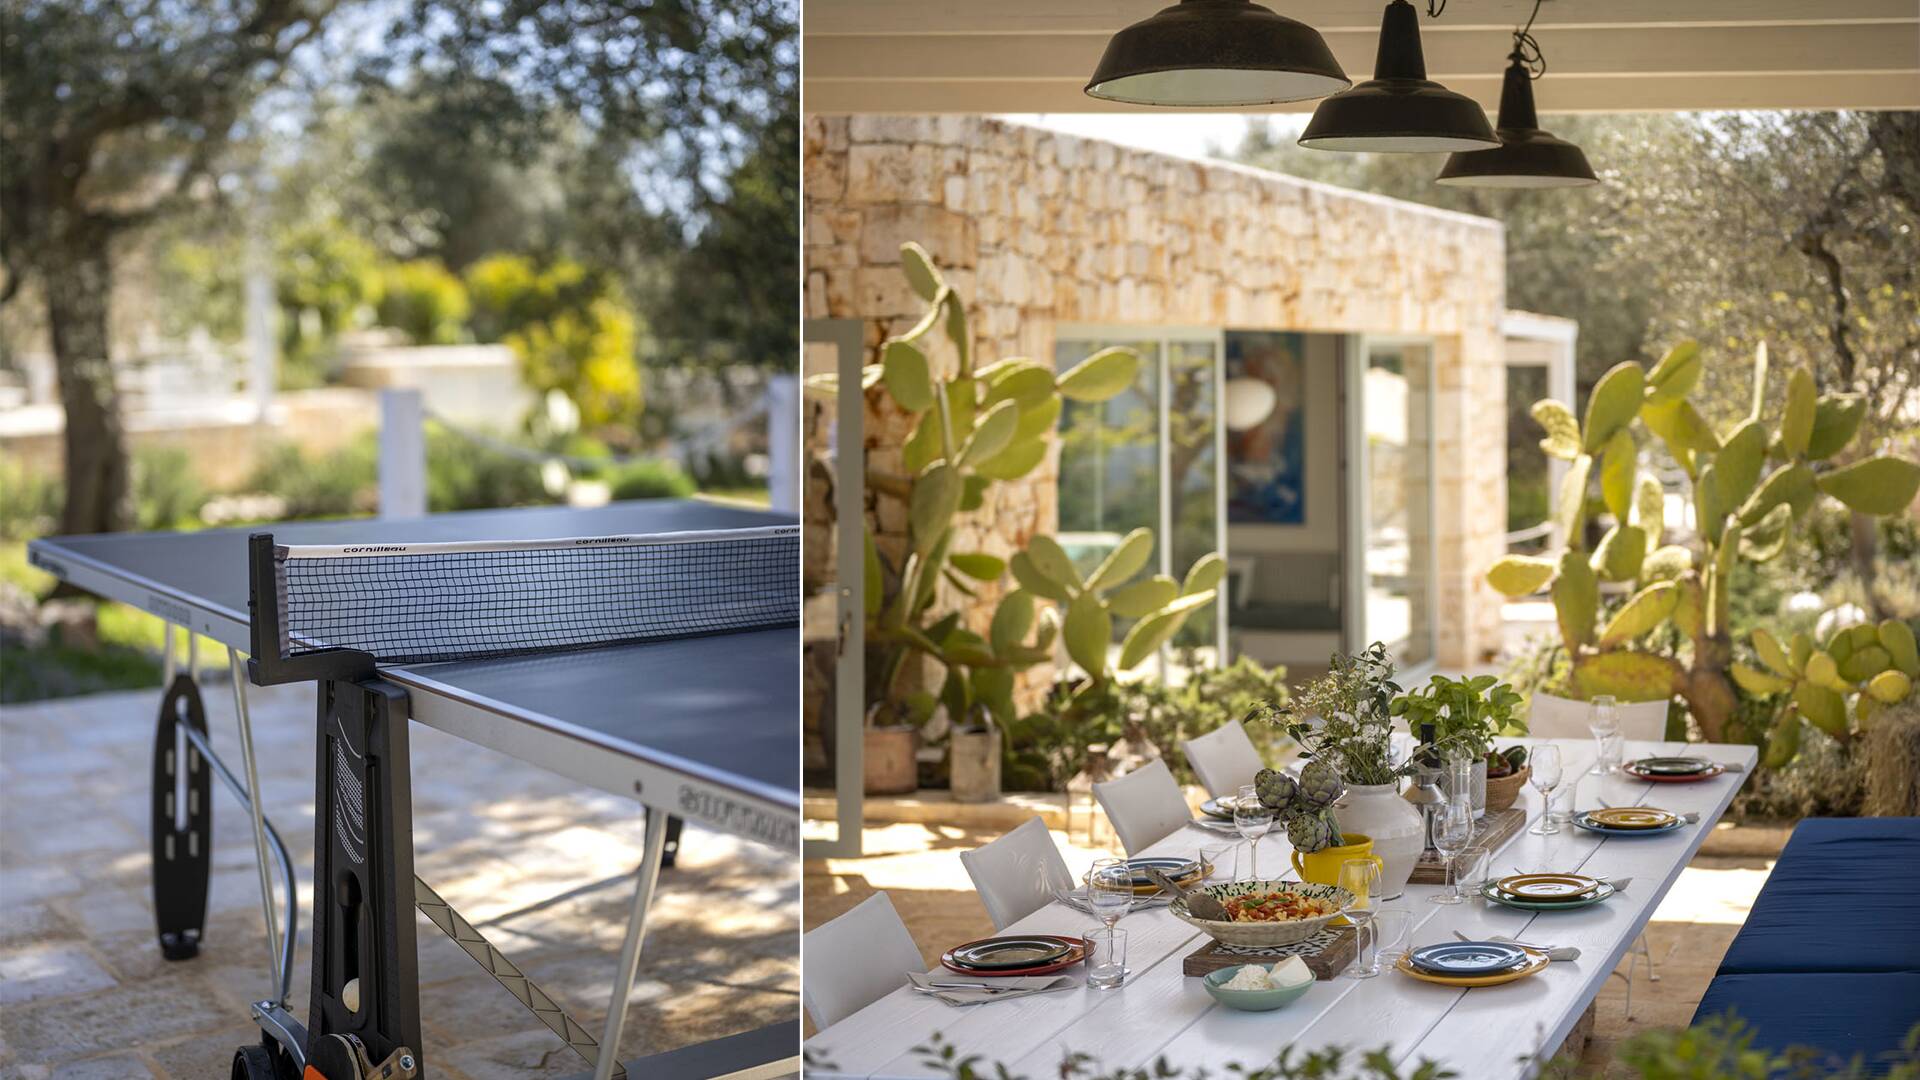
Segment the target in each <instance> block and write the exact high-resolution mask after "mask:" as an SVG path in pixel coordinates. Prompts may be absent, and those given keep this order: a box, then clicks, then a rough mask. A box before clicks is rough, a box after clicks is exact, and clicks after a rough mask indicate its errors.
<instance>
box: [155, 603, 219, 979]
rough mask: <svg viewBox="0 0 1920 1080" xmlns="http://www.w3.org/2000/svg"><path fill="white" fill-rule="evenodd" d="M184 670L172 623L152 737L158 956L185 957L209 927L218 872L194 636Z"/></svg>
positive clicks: (204, 712)
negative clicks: (200, 742)
mask: <svg viewBox="0 0 1920 1080" xmlns="http://www.w3.org/2000/svg"><path fill="white" fill-rule="evenodd" d="M187 643H188V650H189V652H188V657H189V659H188V661H187V667H186V670H184V671H181V670H179V669H178V667H177V665H176V664H175V662H174V652H173V624H172V623H168V624H167V628H166V661H165V670H164V673H163V675H164V679H163V681H164V683H165V689H164V691H163V692H162V694H161V697H160V717H159V722H158V723H157V724H156V726H155V730H154V736H153V806H152V811H151V814H150V820H151V823H152V830H151V831H152V849H153V862H152V867H153V869H152V881H153V912H154V923H155V930H156V932H157V933H158V935H159V940H160V955H161V956H164V957H165V958H167V959H168V960H187V959H191V958H192V957H194V956H196V955H198V954H199V952H200V938H201V935H202V934H203V933H204V932H205V930H206V922H207V885H208V882H209V881H210V879H211V877H212V873H213V790H212V779H211V776H210V774H209V770H208V768H207V762H206V760H205V759H204V758H203V757H202V756H201V753H200V751H199V750H198V749H197V748H196V747H195V746H194V745H193V744H192V743H191V742H190V741H189V737H188V732H189V730H191V731H193V732H197V733H199V734H201V735H203V736H204V735H205V734H206V731H207V709H206V703H205V702H204V701H202V700H201V697H200V685H199V683H197V682H195V681H194V668H195V667H196V666H197V665H196V663H195V660H197V659H198V654H197V652H196V651H194V645H193V643H194V637H193V635H191V634H189V635H188V636H187Z"/></svg>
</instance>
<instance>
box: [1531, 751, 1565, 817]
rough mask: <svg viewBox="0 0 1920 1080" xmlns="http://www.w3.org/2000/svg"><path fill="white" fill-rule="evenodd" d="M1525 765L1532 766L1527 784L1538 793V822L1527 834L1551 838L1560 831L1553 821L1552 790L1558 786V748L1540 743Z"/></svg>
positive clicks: (1559, 768) (1559, 765) (1559, 763)
mask: <svg viewBox="0 0 1920 1080" xmlns="http://www.w3.org/2000/svg"><path fill="white" fill-rule="evenodd" d="M1527 764H1529V765H1531V766H1533V773H1532V774H1531V775H1530V776H1528V777H1527V783H1529V784H1531V785H1533V790H1535V791H1537V792H1539V793H1540V820H1539V821H1536V822H1534V823H1533V828H1531V829H1528V830H1527V832H1529V833H1531V834H1532V835H1534V836H1551V835H1553V834H1554V833H1557V832H1559V831H1560V826H1559V824H1558V823H1557V822H1555V821H1554V820H1553V790H1554V789H1555V788H1557V787H1559V786H1560V773H1561V762H1560V748H1559V747H1557V746H1555V745H1553V744H1552V743H1542V744H1541V745H1539V746H1536V747H1534V748H1533V753H1532V755H1531V756H1530V757H1529V758H1528V760H1527Z"/></svg>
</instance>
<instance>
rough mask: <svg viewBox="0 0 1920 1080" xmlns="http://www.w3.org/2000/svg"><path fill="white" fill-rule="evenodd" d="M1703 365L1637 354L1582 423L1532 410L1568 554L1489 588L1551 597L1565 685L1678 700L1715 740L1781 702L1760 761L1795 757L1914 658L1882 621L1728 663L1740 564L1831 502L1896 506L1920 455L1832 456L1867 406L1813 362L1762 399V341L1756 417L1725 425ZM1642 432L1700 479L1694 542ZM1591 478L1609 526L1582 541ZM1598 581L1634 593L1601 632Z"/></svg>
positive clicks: (1881, 692)
mask: <svg viewBox="0 0 1920 1080" xmlns="http://www.w3.org/2000/svg"><path fill="white" fill-rule="evenodd" d="M1700 375H1701V359H1700V349H1699V346H1698V345H1696V344H1695V343H1693V342H1691V341H1688V342H1682V343H1681V344H1679V345H1677V346H1675V347H1674V349H1673V350H1672V351H1671V352H1669V353H1668V354H1667V355H1666V356H1665V357H1664V358H1662V359H1661V361H1660V362H1659V363H1658V364H1656V365H1654V367H1653V369H1652V370H1650V371H1644V372H1643V371H1642V370H1641V368H1640V366H1639V365H1637V364H1633V363H1623V364H1619V365H1616V366H1615V367H1614V368H1613V369H1612V370H1610V371H1608V372H1607V373H1606V374H1605V375H1604V376H1602V377H1601V379H1600V381H1599V382H1598V383H1596V384H1595V386H1594V389H1593V394H1592V396H1591V398H1590V399H1589V402H1588V406H1587V413H1586V417H1585V419H1584V423H1583V422H1581V421H1579V420H1576V419H1575V418H1574V415H1573V411H1572V410H1571V409H1569V408H1568V407H1567V406H1566V405H1564V404H1562V403H1560V402H1557V401H1541V402H1537V403H1535V405H1534V406H1533V410H1532V415H1533V418H1534V420H1535V422H1537V423H1538V424H1539V425H1540V427H1541V429H1542V430H1543V431H1544V432H1545V433H1546V437H1545V438H1543V439H1541V441H1540V447H1541V449H1543V450H1545V451H1546V452H1547V453H1548V454H1549V455H1551V456H1553V457H1557V458H1560V459H1562V460H1565V461H1566V462H1568V467H1567V472H1566V479H1565V481H1564V483H1563V485H1562V487H1561V490H1560V492H1559V493H1558V497H1557V499H1556V501H1555V506H1556V507H1557V509H1556V511H1555V515H1554V517H1555V522H1556V524H1557V525H1558V526H1559V527H1560V531H1561V532H1562V533H1563V534H1564V536H1565V537H1566V548H1565V549H1564V550H1563V551H1561V552H1560V553H1559V554H1558V555H1557V556H1554V557H1551V558H1535V557H1530V556H1522V555H1509V556H1507V557H1505V558H1503V559H1500V560H1499V561H1497V562H1496V563H1494V564H1493V566H1492V567H1490V568H1489V569H1488V571H1487V582H1488V583H1489V584H1490V585H1492V586H1493V587H1494V588H1495V589H1497V590H1499V591H1500V592H1501V593H1502V594H1504V595H1506V596H1510V597H1519V596H1526V595H1529V594H1531V593H1536V592H1539V591H1542V590H1545V591H1546V592H1547V593H1548V594H1549V595H1550V596H1551V597H1552V599H1553V605H1554V609H1555V613H1556V616H1557V621H1558V623H1559V629H1560V637H1561V640H1562V642H1563V643H1564V644H1565V646H1566V648H1567V652H1568V654H1569V655H1570V656H1571V657H1572V662H1573V673H1572V682H1573V686H1574V689H1575V690H1576V691H1577V692H1579V693H1580V694H1582V695H1584V696H1592V695H1595V694H1612V695H1613V696H1615V697H1617V698H1620V699H1622V700H1625V701H1659V700H1665V699H1667V698H1671V697H1675V696H1678V697H1681V698H1684V699H1685V700H1686V702H1687V705H1688V707H1689V709H1690V710H1691V712H1692V713H1693V716H1694V718H1695V720H1697V721H1698V722H1699V724H1700V727H1701V730H1702V731H1703V732H1705V734H1706V736H1707V738H1709V739H1716V740H1717V739H1719V738H1720V737H1721V735H1722V733H1723V731H1724V730H1725V728H1726V725H1727V722H1728V720H1729V719H1730V718H1731V716H1732V715H1733V713H1734V711H1735V709H1736V707H1737V706H1738V705H1739V701H1740V695H1746V696H1747V697H1748V698H1756V697H1768V696H1775V695H1777V696H1779V697H1780V699H1781V700H1782V701H1783V702H1791V705H1790V706H1786V705H1783V706H1782V714H1781V718H1780V720H1779V721H1777V722H1776V723H1775V725H1774V734H1773V736H1772V737H1771V738H1770V741H1769V749H1768V754H1767V758H1766V760H1767V761H1768V762H1769V763H1773V764H1783V763H1784V760H1788V759H1791V758H1792V756H1793V754H1794V753H1795V752H1796V751H1797V747H1798V737H1799V723H1800V720H1801V719H1802V718H1804V719H1805V720H1807V721H1808V722H1810V723H1812V724H1814V725H1815V726H1817V727H1819V728H1821V729H1822V730H1824V731H1828V732H1830V733H1833V734H1836V735H1841V736H1844V735H1845V734H1846V733H1847V732H1848V731H1849V730H1851V729H1852V728H1857V727H1858V726H1862V725H1864V724H1867V723H1870V722H1871V718H1872V714H1873V711H1874V710H1875V709H1876V708H1878V707H1880V705H1881V704H1889V703H1892V702H1897V701H1902V700H1905V699H1906V697H1907V696H1908V695H1909V694H1911V693H1912V691H1913V683H1914V682H1915V681H1916V680H1917V679H1920V671H1916V670H1915V669H1914V665H1913V664H1911V663H1903V659H1904V660H1911V659H1912V652H1913V647H1912V640H1913V638H1912V634H1911V633H1905V631H1906V627H1905V626H1904V624H1893V625H1895V626H1897V627H1898V628H1897V629H1887V627H1886V625H1884V624H1883V626H1881V627H1868V628H1865V630H1866V631H1867V633H1858V634H1848V633H1844V632H1843V634H1842V635H1839V636H1838V638H1837V640H1835V641H1830V642H1828V643H1827V646H1826V647H1825V648H1824V649H1816V648H1814V647H1813V643H1812V642H1806V643H1805V644H1804V647H1802V646H1800V645H1798V644H1796V647H1795V648H1794V649H1793V650H1792V651H1789V650H1787V649H1786V648H1784V647H1782V646H1781V645H1780V643H1779V642H1778V641H1775V640H1772V639H1771V637H1770V636H1769V637H1768V638H1767V639H1766V644H1764V645H1763V644H1762V643H1761V641H1760V640H1758V635H1756V640H1755V642H1754V648H1755V651H1756V652H1758V653H1759V655H1760V657H1761V659H1762V661H1763V663H1764V665H1765V669H1762V668H1755V667H1753V666H1751V665H1747V664H1744V663H1736V662H1735V661H1734V653H1733V643H1732V640H1731V633H1730V628H1729V621H1730V612H1731V602H1732V595H1731V588H1732V581H1733V576H1734V573H1735V569H1736V567H1737V566H1738V565H1739V563H1740V562H1741V561H1742V560H1747V561H1751V562H1764V561H1766V560H1768V559H1771V558H1774V557H1776V556H1778V555H1779V554H1780V552H1781V551H1782V550H1784V548H1785V546H1786V543H1787V540H1788V538H1789V536H1790V534H1791V532H1792V529H1793V526H1794V525H1795V523H1797V522H1798V521H1799V520H1800V519H1801V518H1802V517H1804V516H1805V514H1806V512H1807V511H1808V510H1809V509H1811V508H1812V506H1813V504H1814V502H1815V501H1816V500H1817V499H1818V498H1820V497H1821V496H1829V497H1832V498H1834V499H1837V500H1839V501H1840V502H1841V503H1844V504H1845V505H1846V506H1847V507H1849V508H1850V509H1852V510H1854V511H1856V512H1858V513H1862V514H1868V515H1887V514H1894V513H1900V512H1902V511H1904V510H1905V508H1906V507H1907V506H1909V505H1910V504H1911V503H1912V502H1913V498H1914V495H1915V493H1916V492H1917V491H1920V464H1915V463H1914V462H1912V461H1908V460H1906V459H1904V458H1898V457H1892V456H1885V455H1882V456H1873V457H1866V458H1862V459H1860V460H1855V461H1852V462H1850V463H1848V464H1845V465H1838V466H1835V465H1833V464H1831V463H1830V462H1831V459H1833V458H1835V457H1836V456H1838V455H1840V454H1842V452H1843V451H1845V450H1846V449H1847V448H1848V447H1849V446H1850V445H1851V444H1852V442H1853V440H1854V436H1855V435H1856V434H1858V432H1859V428H1860V421H1861V418H1862V415H1863V414H1864V412H1865V404H1864V402H1862V400H1861V399H1859V398H1858V397H1855V396H1853V395H1848V394H1821V393H1819V391H1818V388H1817V387H1816V385H1815V383H1814V379H1813V375H1812V374H1811V373H1810V372H1808V371H1806V370H1796V371H1793V372H1792V373H1791V374H1790V375H1789V377H1788V379H1787V385H1786V394H1785V397H1784V399H1782V400H1780V401H1779V402H1778V403H1777V405H1776V403H1774V402H1770V401H1769V399H1768V397H1767V394H1766V381H1767V351H1766V346H1765V344H1764V343H1763V344H1762V345H1761V346H1760V348H1759V350H1758V351H1757V352H1756V354H1755V356H1754V383H1753V385H1754V392H1753V408H1752V411H1751V413H1750V415H1748V416H1747V417H1745V418H1744V419H1742V420H1741V421H1740V422H1739V423H1738V424H1735V425H1734V426H1733V427H1732V428H1731V429H1730V430H1727V431H1725V432H1720V431H1716V430H1715V429H1714V427H1713V425H1712V424H1711V423H1709V422H1708V421H1707V419H1706V417H1704V416H1702V415H1701V414H1700V411H1699V410H1698V409H1697V408H1696V407H1695V406H1694V404H1693V402H1692V401H1691V400H1690V397H1689V396H1690V395H1691V394H1692V392H1693V390H1694V388H1695V386H1696V385H1697V384H1698V383H1699V381H1700ZM1648 436H1651V437H1653V438H1657V439H1659V440H1660V442H1661V443H1662V444H1664V445H1665V447H1666V449H1667V451H1668V453H1669V454H1671V455H1672V457H1673V459H1674V460H1675V461H1676V462H1678V463H1679V465H1680V467H1681V468H1682V469H1683V470H1685V472H1686V474H1687V478H1688V480H1689V481H1690V483H1691V485H1692V493H1691V494H1692V501H1693V506H1694V509H1695V511H1696V518H1697V521H1698V529H1697V532H1698V535H1697V536H1696V537H1695V538H1694V541H1693V543H1692V544H1691V545H1680V544H1671V543H1665V542H1664V541H1665V532H1666V529H1665V525H1666V523H1665V521H1663V520H1662V519H1663V516H1664V510H1663V507H1664V504H1665V499H1664V497H1663V493H1662V490H1661V485H1660V482H1659V480H1658V479H1657V478H1655V477H1654V476H1653V475H1652V474H1651V473H1649V472H1647V471H1644V470H1643V469H1642V468H1641V466H1640V460H1639V459H1640V449H1641V446H1642V443H1643V440H1644V439H1645V438H1646V437H1648ZM1596 485H1597V486H1598V487H1599V494H1600V502H1601V505H1603V506H1604V507H1605V512H1606V514H1607V515H1608V516H1609V517H1610V518H1611V521H1610V523H1609V525H1608V528H1607V529H1606V531H1605V534H1604V536H1603V537H1602V538H1601V540H1600V542H1599V543H1598V544H1597V545H1596V546H1595V548H1594V550H1593V551H1592V552H1588V551H1587V550H1586V525H1587V519H1586V515H1587V512H1588V506H1589V501H1588V500H1589V489H1590V488H1591V487H1593V486H1596ZM1603 582H1616V583H1625V584H1627V585H1629V586H1631V587H1632V588H1633V591H1632V592H1631V594H1630V596H1629V598H1628V600H1627V601H1626V603H1625V604H1623V605H1621V606H1620V607H1618V608H1616V609H1615V610H1614V611H1613V612H1612V614H1611V615H1609V616H1607V618H1606V619H1605V622H1604V625H1603V624H1601V622H1600V619H1601V615H1602V606H1601V603H1600V586H1601V583H1603ZM1666 626H1672V627H1674V628H1675V629H1677V630H1678V631H1679V632H1680V633H1681V634H1683V635H1684V636H1685V637H1686V638H1688V639H1690V641H1691V643H1692V649H1691V655H1690V656H1688V657H1686V658H1685V662H1683V661H1682V658H1681V657H1676V656H1670V655H1665V654H1663V653H1660V652H1655V651H1653V650H1652V649H1650V648H1647V647H1645V646H1644V645H1643V644H1641V643H1643V642H1644V641H1645V640H1646V639H1647V637H1648V636H1649V635H1650V634H1652V633H1653V632H1654V631H1656V630H1659V629H1661V628H1663V627H1666ZM1856 629H1859V628H1856ZM1903 635H1904V636H1903ZM1869 637H1871V640H1869ZM1889 639H1891V640H1889ZM1903 650H1904V651H1903ZM1850 697H1851V698H1852V700H1853V705H1852V707H1851V708H1849V707H1848V703H1847V702H1848V698H1850ZM1849 715H1851V716H1852V719H1851V720H1850V719H1849Z"/></svg>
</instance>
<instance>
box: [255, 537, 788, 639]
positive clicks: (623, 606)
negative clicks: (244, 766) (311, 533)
mask: <svg viewBox="0 0 1920 1080" xmlns="http://www.w3.org/2000/svg"><path fill="white" fill-rule="evenodd" d="M274 579H275V585H276V588H277V591H278V593H279V610H280V615H281V626H280V652H281V656H282V657H295V656H301V655H304V654H307V653H312V652H316V651H319V650H322V649H330V648H347V649H357V650H359V651H361V652H365V653H370V654H372V656H373V658H374V660H375V661H376V662H378V663H389V664H420V663H434V662H439V661H446V660H483V659H489V658H493V657H503V656H521V655H526V654H529V653H541V652H557V651H561V650H567V649H584V648H592V647H595V646H601V645H614V644H620V643H625V642H640V641H649V640H656V639H665V638H679V637H693V636H699V635H705V634H715V633H727V632H733V631H742V630H753V629H760V628H766V627H777V626H791V625H796V624H797V623H798V621H799V617H800V531H799V529H798V528H797V527H795V526H776V527H772V528H757V529H728V530H718V531H712V532H683V533H658V534H653V535H646V536H596V537H573V538H568V539H561V540H540V541H507V542H500V543H451V544H362V545H346V546H329V547H318V546H306V547H300V546H277V547H275V548H274Z"/></svg>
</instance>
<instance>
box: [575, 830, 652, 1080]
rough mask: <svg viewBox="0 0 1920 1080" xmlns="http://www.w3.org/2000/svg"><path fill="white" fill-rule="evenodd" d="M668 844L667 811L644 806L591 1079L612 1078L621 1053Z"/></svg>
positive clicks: (608, 1079)
mask: <svg viewBox="0 0 1920 1080" xmlns="http://www.w3.org/2000/svg"><path fill="white" fill-rule="evenodd" d="M666 846H667V814H666V812H665V811H663V810H659V809H655V808H653V807H648V808H647V841H646V854H644V855H643V856H641V860H640V874H639V877H640V880H639V883H638V884H637V885H635V886H634V890H633V910H632V912H631V913H630V914H628V916H627V937H626V940H625V941H624V942H622V943H621V945H620V968H619V970H618V971H616V972H614V976H615V977H614V982H613V1000H612V1001H611V1002H610V1003H608V1005H607V1026H606V1029H605V1030H604V1031H602V1033H601V1035H600V1045H601V1047H602V1048H604V1050H605V1051H606V1053H605V1055H604V1056H602V1057H601V1059H600V1063H599V1065H597V1066H596V1067H595V1068H594V1070H593V1080H612V1077H613V1075H614V1073H613V1070H614V1068H615V1067H616V1066H618V1064H619V1062H618V1060H617V1059H618V1058H619V1056H620V1033H621V1031H623V1030H624V1029H625V1028H626V1026H627V995H628V994H629V993H630V992H632V990H633V978H634V976H635V975H636V974H638V972H639V970H640V942H641V939H642V938H644V937H645V936H646V933H647V908H648V907H650V906H651V905H652V904H653V890H654V886H655V885H657V884H659V881H660V855H661V853H662V852H663V851H665V850H666Z"/></svg>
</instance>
